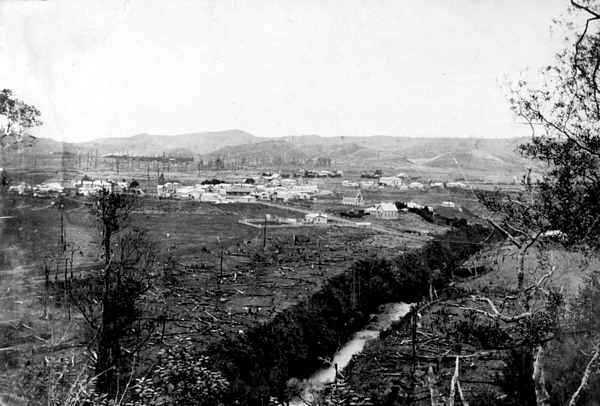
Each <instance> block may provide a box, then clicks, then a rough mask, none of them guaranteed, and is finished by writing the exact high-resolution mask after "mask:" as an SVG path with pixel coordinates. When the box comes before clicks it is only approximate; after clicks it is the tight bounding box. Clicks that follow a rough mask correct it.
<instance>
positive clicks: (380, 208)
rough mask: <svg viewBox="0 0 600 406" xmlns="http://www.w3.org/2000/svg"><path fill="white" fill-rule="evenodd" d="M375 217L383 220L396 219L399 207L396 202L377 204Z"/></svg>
mask: <svg viewBox="0 0 600 406" xmlns="http://www.w3.org/2000/svg"><path fill="white" fill-rule="evenodd" d="M375 217H377V218H378V219H382V220H396V219H397V218H398V208H397V207H396V205H395V204H394V203H379V204H376V205H375Z"/></svg>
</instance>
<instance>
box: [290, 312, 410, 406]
mask: <svg viewBox="0 0 600 406" xmlns="http://www.w3.org/2000/svg"><path fill="white" fill-rule="evenodd" d="M411 306H412V305H410V304H407V303H390V304H387V305H385V306H383V310H382V311H381V313H380V314H379V315H377V318H376V320H375V321H373V322H371V323H369V325H367V327H366V328H365V329H364V330H361V331H359V332H358V333H356V334H354V337H352V339H351V340H350V341H348V342H347V343H346V344H345V345H344V346H343V347H342V348H340V349H339V350H338V352H336V353H335V355H334V356H333V360H332V361H331V366H329V367H328V368H324V369H322V370H320V371H318V372H316V373H315V374H313V376H311V377H310V378H309V380H308V381H309V383H310V384H311V385H312V386H315V387H317V386H322V385H324V384H326V383H329V382H333V380H334V379H335V374H336V371H335V365H337V368H338V370H339V371H340V372H342V370H343V369H344V368H345V367H346V365H348V363H349V362H350V360H351V359H352V356H353V355H354V354H357V353H359V352H361V351H362V350H363V348H364V346H365V343H366V342H367V340H371V339H377V338H379V334H380V333H381V331H383V330H385V329H387V328H389V327H390V326H391V325H392V323H393V322H395V321H398V320H400V319H401V318H402V317H404V316H405V315H406V314H407V313H408V312H409V311H410V308H411ZM302 397H303V398H304V399H305V400H306V401H308V402H310V400H311V395H310V393H305V394H304V395H303V396H302ZM302 405H304V406H306V403H305V402H303V401H302V400H301V399H294V400H293V401H291V402H290V406H302Z"/></svg>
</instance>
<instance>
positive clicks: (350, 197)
mask: <svg viewBox="0 0 600 406" xmlns="http://www.w3.org/2000/svg"><path fill="white" fill-rule="evenodd" d="M342 204H346V205H348V206H362V205H363V204H365V201H364V199H363V195H362V192H361V191H360V190H347V191H346V192H345V193H344V197H342Z"/></svg>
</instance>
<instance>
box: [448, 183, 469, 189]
mask: <svg viewBox="0 0 600 406" xmlns="http://www.w3.org/2000/svg"><path fill="white" fill-rule="evenodd" d="M446 187H456V188H459V189H467V188H468V186H467V185H465V184H464V183H462V182H448V183H446Z"/></svg>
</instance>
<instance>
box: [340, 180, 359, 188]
mask: <svg viewBox="0 0 600 406" xmlns="http://www.w3.org/2000/svg"><path fill="white" fill-rule="evenodd" d="M342 186H346V187H358V183H356V182H352V181H351V180H344V181H342Z"/></svg>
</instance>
